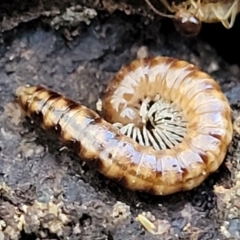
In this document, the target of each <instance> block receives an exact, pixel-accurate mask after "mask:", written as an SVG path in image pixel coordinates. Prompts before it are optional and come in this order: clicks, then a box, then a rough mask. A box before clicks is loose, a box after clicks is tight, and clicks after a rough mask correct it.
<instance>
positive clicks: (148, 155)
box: [16, 56, 233, 195]
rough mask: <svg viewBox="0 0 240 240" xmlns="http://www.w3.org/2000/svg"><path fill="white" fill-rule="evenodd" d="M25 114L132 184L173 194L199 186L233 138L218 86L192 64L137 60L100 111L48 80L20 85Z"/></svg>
mask: <svg viewBox="0 0 240 240" xmlns="http://www.w3.org/2000/svg"><path fill="white" fill-rule="evenodd" d="M16 96H17V99H18V102H19V104H20V106H21V107H22V108H23V110H24V111H25V112H26V115H27V116H28V117H29V118H30V119H32V120H33V121H34V122H36V123H39V124H40V126H41V127H42V128H43V129H45V130H46V131H48V132H53V133H55V134H57V136H58V137H59V139H60V140H61V141H62V143H63V144H64V145H65V146H67V147H69V148H71V149H73V150H74V151H75V152H76V153H77V154H78V155H79V156H80V158H81V159H83V160H84V161H87V162H89V163H90V164H91V165H93V166H94V167H95V168H96V169H97V170H98V171H99V172H100V173H102V174H103V175H105V176H106V177H108V178H110V179H114V180H116V181H118V182H120V183H121V184H123V185H124V186H125V187H126V188H129V189H131V190H136V191H145V192H149V193H151V194H155V195H168V194H173V193H176V192H179V191H186V190H191V189H193V188H195V187H197V186H199V185H200V184H201V183H202V182H203V181H204V180H205V179H206V178H207V177H208V176H209V175H210V174H211V173H213V172H215V171H216V170H217V169H218V168H219V166H220V165H221V164H222V162H223V160H224V158H225V155H226V153H227V149H228V145H229V144H230V142H231V140H232V132H233V127H232V121H231V108H230V105H229V103H228V100H227V98H226V97H225V95H224V94H223V92H222V91H221V88H220V86H219V84H218V83H217V82H216V81H215V80H214V79H213V78H212V77H211V76H210V75H208V74H207V73H205V72H203V71H201V70H200V69H199V68H197V67H196V66H194V65H193V64H191V63H189V62H187V61H185V60H178V59H175V58H171V57H165V56H156V57H151V58H150V57H148V58H144V59H136V60H133V61H132V62H131V63H129V64H128V65H124V66H122V68H121V69H120V70H119V71H118V72H117V73H116V75H115V76H114V78H113V79H112V81H110V82H109V84H108V86H107V88H106V90H105V92H104V94H103V97H102V98H101V100H102V111H101V113H97V112H96V111H93V110H91V109H89V108H87V107H85V106H83V105H81V104H80V103H79V102H76V101H73V100H71V99H69V98H67V97H65V96H62V95H60V94H59V93H57V92H54V91H52V90H50V89H47V88H45V87H43V86H30V85H26V86H20V87H18V89H17V90H16Z"/></svg>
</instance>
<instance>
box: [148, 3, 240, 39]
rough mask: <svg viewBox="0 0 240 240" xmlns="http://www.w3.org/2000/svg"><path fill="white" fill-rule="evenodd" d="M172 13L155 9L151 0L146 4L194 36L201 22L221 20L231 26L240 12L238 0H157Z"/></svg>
mask: <svg viewBox="0 0 240 240" xmlns="http://www.w3.org/2000/svg"><path fill="white" fill-rule="evenodd" d="M159 1H160V2H161V3H162V4H163V5H164V6H165V7H166V9H167V10H168V11H170V12H171V13H173V14H174V15H170V14H165V13H162V12H160V11H159V10H157V9H156V8H155V7H154V6H153V4H152V3H151V0H145V2H146V3H147V5H148V6H149V7H150V8H151V9H152V10H153V11H154V12H155V13H156V14H158V15H160V16H163V17H168V18H172V19H173V22H174V25H175V27H176V29H177V31H179V32H180V33H181V34H183V35H185V36H196V35H197V34H198V33H199V32H200V30H201V25H202V24H201V23H202V22H204V23H217V22H221V23H222V24H223V26H224V27H225V28H227V29H230V28H232V26H233V24H234V22H235V19H236V16H237V14H238V13H239V12H240V1H239V0H185V1H182V2H181V3H179V4H175V3H174V2H173V3H172V5H170V4H169V3H168V0H159Z"/></svg>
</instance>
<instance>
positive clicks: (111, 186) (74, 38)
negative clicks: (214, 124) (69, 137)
mask: <svg viewBox="0 0 240 240" xmlns="http://www.w3.org/2000/svg"><path fill="white" fill-rule="evenodd" d="M90 22H91V23H90V24H89V25H86V24H85V23H84V22H83V23H79V25H78V27H72V28H60V30H53V28H51V27H50V26H49V25H48V24H44V23H43V22H42V21H40V20H32V21H29V22H27V23H21V24H20V25H19V26H18V27H15V28H13V29H12V30H10V31H6V32H4V33H3V34H2V36H1V39H0V41H1V42H2V44H1V45H0V56H1V58H0V97H1V102H0V111H1V114H0V192H1V199H0V239H22V240H23V239H83V240H87V239H96V240H103V239H109V240H110V239H114V240H117V239H119V240H120V239H126V240H131V239H132V240H133V239H137V240H141V239H148V240H150V239H239V238H240V220H239V219H240V201H239V198H240V164H239V163H240V144H239V140H240V78H239V76H240V67H239V66H240V59H239V49H240V46H239V44H238V43H237V41H236V37H235V36H236V34H237V32H238V31H237V29H239V25H240V24H239V22H237V23H236V26H235V27H234V28H233V29H232V30H225V29H223V27H222V26H220V25H216V26H213V25H212V26H209V25H207V26H204V29H203V31H202V32H201V34H200V35H199V36H198V37H196V38H184V37H182V36H180V35H179V34H178V33H176V32H175V29H174V28H173V27H172V23H171V22H170V21H168V20H166V21H160V20H156V21H155V22H151V21H149V20H148V19H146V18H145V17H143V16H136V15H135V16H134V15H130V16H128V15H126V14H125V13H123V12H118V11H117V12H115V13H113V14H111V15H108V14H104V13H100V14H98V16H97V17H94V18H93V19H91V20H90ZM234 33H235V35H234ZM228 34H229V36H231V38H232V39H228V41H229V42H228V43H226V42H225V43H223V42H222V45H221V43H220V42H217V41H223V40H222V39H221V38H220V37H221V36H224V35H226V36H228ZM217 36H219V38H218V39H217V40H216V39H215V38H216V37H217ZM212 39H215V40H214V41H212ZM209 42H210V44H209ZM144 46H145V47H147V49H148V53H149V54H150V55H153V56H156V55H167V56H172V57H176V58H181V59H185V60H188V61H190V62H192V63H194V64H196V65H197V66H199V67H200V68H201V69H202V70H204V71H206V72H208V73H209V74H210V75H212V76H213V77H214V78H215V79H216V81H218V82H219V83H220V85H221V87H222V89H223V91H224V93H225V94H226V96H227V97H228V99H229V101H230V103H231V107H232V109H233V121H234V126H235V129H236V132H235V133H234V137H233V141H232V144H231V146H230V147H229V152H228V154H227V156H226V160H225V162H224V164H223V165H222V166H221V167H220V169H219V171H218V172H217V173H215V174H213V175H211V176H210V177H209V178H208V179H207V180H206V181H205V182H204V183H203V184H202V185H201V186H200V187H198V188H196V189H194V190H192V191H189V192H184V193H178V194H174V195H172V196H166V197H157V196H150V195H148V194H145V193H136V192H131V191H129V190H127V189H125V188H124V187H122V186H120V185H118V184H117V183H114V182H112V181H110V180H108V179H106V178H105V177H104V176H102V175H100V174H99V173H97V172H96V171H95V170H94V169H92V168H91V166H89V165H85V164H84V163H83V162H82V161H81V160H80V159H79V158H78V157H77V156H76V155H74V154H73V153H71V152H68V151H67V150H62V149H61V147H62V146H61V144H60V143H58V142H57V141H56V140H55V139H54V138H52V137H51V136H49V135H48V134H47V133H45V132H44V131H42V130H41V129H39V128H38V127H37V126H35V125H32V124H31V123H30V121H28V120H26V119H25V120H24V121H23V120H22V118H21V116H20V111H19V108H18V106H17V105H16V104H14V96H13V94H14V92H15V90H16V88H17V87H18V86H20V85H24V84H26V83H29V84H32V85H34V84H43V85H46V86H48V87H50V88H52V89H54V90H56V91H59V92H61V93H63V94H65V95H67V96H68V97H70V98H72V99H74V100H79V101H81V102H82V103H83V104H85V105H86V106H88V107H89V108H92V109H96V102H97V100H98V98H99V97H101V94H102V93H103V91H104V89H105V87H106V84H107V83H108V82H109V81H110V80H111V78H112V77H113V76H114V74H115V73H116V72H117V71H118V70H119V68H120V67H121V66H122V65H124V64H127V63H129V62H130V61H132V60H133V59H135V58H136V56H137V53H139V50H141V49H143V47H144ZM223 48H224V49H225V50H226V49H229V51H222V50H223ZM237 132H238V133H237ZM46 203H48V204H46ZM143 212H150V213H151V214H152V215H153V216H154V217H155V218H156V220H155V223H156V224H157V223H158V222H159V223H160V224H159V227H160V228H164V226H163V225H164V224H165V225H167V226H169V227H168V228H167V230H166V231H163V233H162V234H160V235H152V234H151V233H149V232H148V231H146V230H145V229H144V228H143V226H142V225H141V224H140V223H139V222H138V221H137V220H136V217H137V216H138V214H139V213H143ZM157 220H158V221H157ZM161 220H166V221H165V222H163V221H161ZM4 236H5V238H4Z"/></svg>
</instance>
